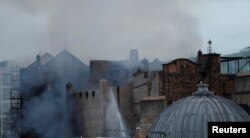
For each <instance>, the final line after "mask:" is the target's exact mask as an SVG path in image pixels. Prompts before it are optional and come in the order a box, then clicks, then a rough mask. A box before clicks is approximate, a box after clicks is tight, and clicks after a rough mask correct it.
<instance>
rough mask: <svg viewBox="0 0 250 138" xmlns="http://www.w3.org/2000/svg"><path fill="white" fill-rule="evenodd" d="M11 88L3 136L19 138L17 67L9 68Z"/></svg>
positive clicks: (19, 115)
mask: <svg viewBox="0 0 250 138" xmlns="http://www.w3.org/2000/svg"><path fill="white" fill-rule="evenodd" d="M10 70H11V88H10V110H9V113H8V114H9V115H8V116H7V117H6V118H5V119H4V128H5V129H4V136H5V137H11V138H19V137H20V126H19V125H18V124H19V122H20V117H21V104H20V102H21V97H20V90H19V88H20V83H19V82H20V81H19V67H18V66H17V65H13V66H12V67H11V69H10Z"/></svg>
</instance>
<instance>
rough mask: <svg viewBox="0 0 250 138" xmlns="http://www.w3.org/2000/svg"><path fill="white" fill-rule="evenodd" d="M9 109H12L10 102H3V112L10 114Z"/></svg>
mask: <svg viewBox="0 0 250 138" xmlns="http://www.w3.org/2000/svg"><path fill="white" fill-rule="evenodd" d="M9 110H10V103H3V110H2V112H3V114H4V115H8V112H9Z"/></svg>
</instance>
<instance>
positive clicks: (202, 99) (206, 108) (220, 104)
mask: <svg viewBox="0 0 250 138" xmlns="http://www.w3.org/2000/svg"><path fill="white" fill-rule="evenodd" d="M245 121H250V116H249V115H248V114H247V113H246V112H245V111H244V110H243V109H242V108H241V107H239V106H238V105H237V104H236V103H234V102H233V101H230V100H228V99H225V98H222V97H219V96H215V95H213V94H212V93H211V92H210V91H209V90H208V85H207V84H198V90H197V91H196V92H194V93H193V95H192V96H188V97H185V98H182V99H180V100H178V101H177V102H174V103H173V104H172V105H170V106H169V107H168V108H166V109H165V111H163V113H162V114H161V115H159V117H158V118H157V119H156V121H155V122H154V124H153V126H152V128H151V132H150V138H161V137H164V138H206V137H207V122H245Z"/></svg>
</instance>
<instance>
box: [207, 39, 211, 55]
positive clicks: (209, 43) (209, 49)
mask: <svg viewBox="0 0 250 138" xmlns="http://www.w3.org/2000/svg"><path fill="white" fill-rule="evenodd" d="M207 43H208V54H211V53H212V41H211V40H210V38H209V40H208V42H207Z"/></svg>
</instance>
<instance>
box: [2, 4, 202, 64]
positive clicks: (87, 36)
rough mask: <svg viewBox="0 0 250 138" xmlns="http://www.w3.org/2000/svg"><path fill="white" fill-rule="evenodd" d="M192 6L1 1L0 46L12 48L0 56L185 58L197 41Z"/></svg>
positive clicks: (191, 51) (198, 40)
mask: <svg viewBox="0 0 250 138" xmlns="http://www.w3.org/2000/svg"><path fill="white" fill-rule="evenodd" d="M193 7H194V6H193V5H192V4H189V3H187V2H186V1H182V0H175V1H172V0H157V1H155V0H136V1H134V0H126V1H117V0H105V1H102V0H73V1H72V0H36V1H34V0H22V1H19V0H11V1H1V2H0V17H1V23H0V27H1V32H0V45H1V47H4V48H5V50H6V51H10V50H12V49H13V48H15V49H16V50H15V51H13V54H11V55H15V57H13V56H10V55H8V53H2V54H1V56H0V57H7V58H8V57H9V58H15V59H18V60H20V62H28V61H30V58H31V57H34V56H35V55H36V54H38V53H45V52H47V51H50V52H51V53H52V54H54V55H55V54H57V53H59V52H60V51H61V50H63V49H68V50H70V51H71V52H72V53H74V54H76V55H77V56H78V57H80V58H81V59H82V60H83V61H84V62H86V63H87V64H88V61H89V60H92V59H124V58H127V53H128V52H129V49H132V48H136V49H138V50H139V51H140V53H139V54H140V56H141V57H147V58H149V59H150V60H152V59H154V58H155V57H158V58H160V59H161V60H165V59H166V58H171V59H173V58H176V57H187V56H189V57H190V56H191V55H192V54H193V55H194V54H195V53H196V51H198V50H199V48H200V47H201V43H202V42H201V37H200V36H199V35H198V31H199V23H198V21H197V20H196V18H195V16H193V15H192V13H191V12H189V11H190V9H192V8H193ZM180 38H181V39H180ZM13 40H15V41H13ZM152 50H153V51H154V52H152ZM110 53H112V54H110ZM26 64H27V63H26Z"/></svg>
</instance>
